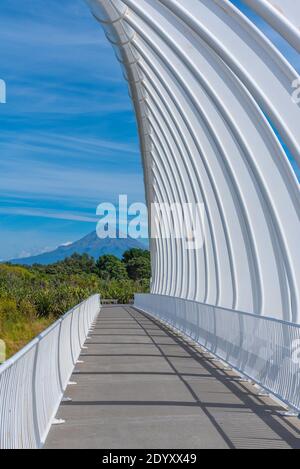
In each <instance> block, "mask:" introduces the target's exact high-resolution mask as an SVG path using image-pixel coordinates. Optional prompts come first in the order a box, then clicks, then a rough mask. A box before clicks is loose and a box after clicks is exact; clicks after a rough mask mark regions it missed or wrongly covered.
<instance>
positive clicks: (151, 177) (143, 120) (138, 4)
mask: <svg viewBox="0 0 300 469" xmlns="http://www.w3.org/2000/svg"><path fill="white" fill-rule="evenodd" d="M87 2H88V4H89V5H90V7H91V10H92V13H93V14H94V16H95V17H96V19H97V20H98V21H100V22H101V24H102V25H103V27H104V29H105V32H106V36H107V38H108V40H109V41H110V42H111V43H112V44H113V47H114V49H115V52H116V55H117V58H118V60H119V61H120V63H121V65H122V67H123V69H124V76H125V78H126V80H127V81H128V84H129V89H130V96H131V97H132V100H133V104H134V108H135V112H136V116H137V122H138V129H139V136H140V144H141V152H142V160H143V167H144V179H145V188H146V199H147V204H148V206H149V207H150V205H151V204H152V203H170V204H172V203H175V202H179V203H186V202H191V203H199V202H201V203H203V204H204V207H205V227H206V239H205V245H204V248H203V249H202V250H201V251H199V250H194V251H190V250H187V249H185V247H184V244H183V243H182V242H180V241H179V240H167V239H151V254H152V266H153V267H152V268H153V276H152V293H154V294H158V295H167V296H177V297H180V298H183V299H187V300H195V301H198V302H201V303H204V304H208V305H212V306H217V307H222V308H228V309H231V310H238V311H245V312H249V313H254V314H258V315H262V316H269V317H274V318H277V319H283V320H286V321H290V322H298V323H299V322H300V310H299V304H300V250H299V239H300V223H299V213H300V198H299V183H298V180H297V177H296V175H295V174H294V172H293V169H292V167H291V164H290V162H289V160H288V158H287V154H286V152H285V151H284V149H283V146H282V144H281V139H282V140H283V141H284V143H285V144H286V145H287V147H288V149H289V151H290V153H291V155H292V156H293V158H294V160H295V161H296V162H297V163H298V164H299V162H300V131H299V130H300V129H299V125H300V124H299V123H300V107H299V105H297V103H295V102H294V101H293V99H292V95H293V91H294V88H293V83H295V81H297V80H298V79H299V75H298V74H297V72H296V71H295V70H294V68H293V67H292V66H291V64H290V63H288V61H287V60H286V59H285V58H284V57H283V55H281V53H280V52H279V51H278V50H277V49H276V47H275V46H274V45H273V44H272V43H271V42H270V41H269V40H268V39H267V38H266V37H265V36H264V35H263V34H262V33H261V32H260V31H259V30H258V29H257V27H256V26H255V25H254V23H252V22H251V21H249V20H248V19H247V18H246V17H245V16H244V15H243V14H242V13H241V12H240V10H238V9H237V8H236V7H235V6H234V5H233V3H231V2H230V1H227V0H185V1H184V2H182V1H179V0H87ZM245 3H246V4H248V5H249V6H250V7H252V8H253V9H254V10H255V11H256V12H257V13H258V14H260V15H261V17H262V18H263V19H264V20H266V21H268V22H269V23H270V24H271V25H272V26H273V27H274V28H275V29H277V31H278V32H279V33H280V34H281V35H282V36H283V37H284V38H285V39H287V40H288V41H289V42H290V43H291V44H292V46H293V47H295V49H296V50H299V49H298V47H299V43H300V41H299V39H300V34H299V30H298V29H297V19H296V17H295V12H294V2H285V1H283V0H276V1H274V2H266V1H264V0H247V1H246V2H245ZM281 3H282V5H281ZM274 5H275V6H277V7H282V9H281V10H280V13H278V8H277V9H276V8H275V7H274ZM299 18H300V13H299V17H298V19H299ZM294 21H295V23H294ZM278 135H279V136H280V138H279V137H278ZM165 223H166V224H167V223H168V220H167V219H166V220H165Z"/></svg>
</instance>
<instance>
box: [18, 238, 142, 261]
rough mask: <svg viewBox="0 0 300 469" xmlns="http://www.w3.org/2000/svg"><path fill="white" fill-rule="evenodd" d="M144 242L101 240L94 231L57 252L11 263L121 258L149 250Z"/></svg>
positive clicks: (60, 247) (59, 248)
mask: <svg viewBox="0 0 300 469" xmlns="http://www.w3.org/2000/svg"><path fill="white" fill-rule="evenodd" d="M147 247H148V246H147V244H144V242H141V241H138V240H135V239H132V238H128V239H108V238H107V239H99V238H98V236H97V233H96V232H95V231H93V232H92V233H90V234H88V235H87V236H85V237H84V238H82V239H80V240H79V241H76V242H75V243H72V244H69V245H68V246H59V247H58V248H57V249H55V251H51V252H46V253H44V254H39V255H38V256H33V257H26V258H23V259H13V260H11V261H9V262H11V263H12V264H22V265H33V264H42V265H47V264H53V263H55V262H58V261H62V260H64V259H65V258H66V257H70V256H71V255H72V254H74V253H77V254H84V253H86V254H89V255H90V256H92V257H94V258H95V259H98V258H99V257H100V256H103V255H105V254H113V255H114V256H116V257H118V258H121V257H122V256H123V253H124V252H125V251H127V250H128V249H131V248H140V249H147Z"/></svg>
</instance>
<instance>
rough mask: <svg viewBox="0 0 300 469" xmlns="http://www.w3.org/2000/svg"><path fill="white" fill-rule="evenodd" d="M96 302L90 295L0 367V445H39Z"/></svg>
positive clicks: (22, 446)
mask: <svg viewBox="0 0 300 469" xmlns="http://www.w3.org/2000/svg"><path fill="white" fill-rule="evenodd" d="M100 307H101V305H100V296H99V295H95V296H92V297H91V298H89V299H88V300H86V301H84V302H83V303H81V304H80V305H78V306H76V307H75V308H73V309H72V310H71V311H69V312H68V313H66V314H65V315H64V316H63V317H62V318H60V319H59V320H58V321H57V322H55V323H54V324H53V325H52V326H51V327H49V328H48V329H47V330H46V331H44V332H43V333H42V334H40V335H39V336H38V337H37V338H36V339H34V340H33V341H32V342H30V343H29V344H28V345H27V346H26V347H24V348H23V349H22V350H21V351H20V352H18V353H17V354H16V355H14V356H13V357H12V358H11V359H9V360H8V361H7V362H5V363H4V364H3V365H1V366H0V448H1V449H3V448H5V449H17V448H26V449H29V448H41V447H42V446H43V444H44V442H45V440H46V437H47V435H48V432H49V430H50V427H51V424H52V422H53V419H54V417H55V415H56V412H57V410H58V407H59V405H60V402H61V399H62V397H63V394H64V391H65V389H66V387H67V384H68V382H69V379H70V376H71V374H72V372H73V369H74V367H75V364H76V362H77V360H78V357H79V355H80V351H81V348H82V346H83V344H84V342H85V340H86V338H87V336H88V332H89V329H90V327H91V325H92V323H93V321H94V320H95V319H96V317H97V315H98V313H99V311H100Z"/></svg>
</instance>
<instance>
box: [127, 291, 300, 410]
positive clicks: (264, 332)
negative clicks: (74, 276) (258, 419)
mask: <svg viewBox="0 0 300 469" xmlns="http://www.w3.org/2000/svg"><path fill="white" fill-rule="evenodd" d="M134 304H135V307H136V308H137V309H139V310H142V311H144V312H146V313H148V314H150V315H151V316H154V317H155V318H157V319H159V320H160V321H162V322H164V323H166V324H168V325H170V326H172V327H173V328H175V329H177V330H179V331H180V332H182V333H184V334H185V335H187V336H189V337H190V338H192V339H193V340H194V341H195V342H197V343H199V344H200V345H201V346H203V347H204V348H205V349H207V350H208V351H210V352H211V353H212V354H214V355H215V356H217V357H218V358H220V359H221V360H223V361H224V362H226V363H228V364H229V365H230V366H231V367H232V368H234V369H235V370H237V371H238V372H239V373H241V374H242V375H244V376H246V377H248V378H250V379H251V380H252V381H254V382H255V383H257V384H258V385H259V386H261V388H263V389H265V390H266V391H268V392H269V393H271V394H273V395H274V396H276V397H278V398H279V399H280V400H281V401H282V402H284V403H286V404H287V405H288V406H289V407H290V408H292V409H294V410H296V411H297V412H298V411H300V325H298V324H292V323H288V322H284V321H279V320H276V319H272V318H267V317H261V316H257V315H253V314H247V313H242V312H238V311H232V310H228V309H223V308H219V307H214V306H210V305H206V304H202V303H197V302H194V301H189V300H184V299H179V298H174V297H168V296H161V295H136V296H135V303H134Z"/></svg>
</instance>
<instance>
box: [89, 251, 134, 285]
mask: <svg viewBox="0 0 300 469" xmlns="http://www.w3.org/2000/svg"><path fill="white" fill-rule="evenodd" d="M96 271H97V273H98V275H99V277H100V278H102V279H103V280H126V279H128V275H127V271H126V266H125V265H124V263H123V262H122V261H120V259H118V258H117V257H116V256H113V255H106V256H102V257H100V258H99V259H98V261H97V263H96Z"/></svg>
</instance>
